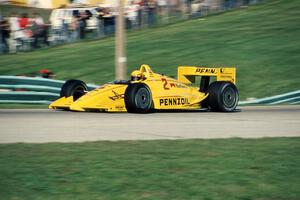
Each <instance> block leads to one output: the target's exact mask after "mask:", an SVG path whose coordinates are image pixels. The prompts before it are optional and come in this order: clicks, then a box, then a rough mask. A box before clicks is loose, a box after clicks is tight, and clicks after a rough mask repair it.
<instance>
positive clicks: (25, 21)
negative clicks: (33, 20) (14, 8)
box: [19, 13, 32, 43]
mask: <svg viewBox="0 0 300 200" xmlns="http://www.w3.org/2000/svg"><path fill="white" fill-rule="evenodd" d="M19 27H20V29H21V31H20V32H21V33H20V34H21V36H22V38H21V40H22V43H24V41H26V40H28V39H29V38H31V37H32V31H31V30H30V29H29V27H30V20H29V18H28V15H27V14H26V13H23V14H22V15H21V18H20V19H19Z"/></svg>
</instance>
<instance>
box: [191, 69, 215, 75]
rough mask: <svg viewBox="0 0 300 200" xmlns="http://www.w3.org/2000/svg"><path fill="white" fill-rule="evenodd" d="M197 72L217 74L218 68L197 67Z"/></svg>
mask: <svg viewBox="0 0 300 200" xmlns="http://www.w3.org/2000/svg"><path fill="white" fill-rule="evenodd" d="M196 73H200V74H201V73H212V74H216V73H217V70H216V69H213V68H197V69H196Z"/></svg>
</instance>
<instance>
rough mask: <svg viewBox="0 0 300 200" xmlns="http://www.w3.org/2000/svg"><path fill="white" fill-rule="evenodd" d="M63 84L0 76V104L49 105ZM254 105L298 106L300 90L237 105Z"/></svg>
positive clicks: (37, 78)
mask: <svg viewBox="0 0 300 200" xmlns="http://www.w3.org/2000/svg"><path fill="white" fill-rule="evenodd" d="M64 83H65V81H61V80H52V79H46V78H40V77H22V76H0V103H8V104H9V103H21V104H49V103H51V102H52V101H54V100H56V99H58V98H59V96H60V89H61V87H62V85H63V84H64ZM87 86H88V90H92V89H95V88H97V87H99V86H97V85H93V84H88V85H87ZM255 104H270V105H275V104H300V90H297V91H294V92H289V93H285V94H281V95H276V96H272V97H266V98H261V99H254V100H249V101H240V102H239V105H255Z"/></svg>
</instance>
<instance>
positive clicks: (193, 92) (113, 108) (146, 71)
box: [49, 65, 236, 112]
mask: <svg viewBox="0 0 300 200" xmlns="http://www.w3.org/2000/svg"><path fill="white" fill-rule="evenodd" d="M140 71H141V72H142V73H143V75H144V78H143V79H142V80H139V81H128V82H124V81H123V82H118V81H115V82H112V83H107V84H105V85H102V86H100V87H99V88H97V89H95V90H92V91H90V92H87V93H86V94H85V95H83V96H82V97H80V98H79V99H77V100H76V101H73V97H72V96H70V97H61V98H59V99H58V100H56V101H54V102H53V103H51V104H50V106H49V108H50V109H66V110H74V111H106V112H126V107H125V102H124V95H125V90H126V88H127V86H128V84H132V83H139V82H140V83H144V84H146V85H147V86H148V87H149V88H150V90H151V94H152V100H153V108H154V109H158V110H166V109H168V110H177V109H200V108H201V102H202V101H203V100H204V99H205V98H206V97H207V96H208V93H206V92H203V91H200V88H199V87H193V86H189V85H187V84H191V83H195V80H196V79H195V77H196V76H202V77H216V80H217V81H230V82H232V83H234V84H235V81H236V70H235V68H208V67H195V66H180V67H178V80H176V79H173V78H170V77H168V76H164V75H161V74H157V73H154V72H153V71H152V70H151V68H150V67H149V66H148V65H142V66H141V67H140Z"/></svg>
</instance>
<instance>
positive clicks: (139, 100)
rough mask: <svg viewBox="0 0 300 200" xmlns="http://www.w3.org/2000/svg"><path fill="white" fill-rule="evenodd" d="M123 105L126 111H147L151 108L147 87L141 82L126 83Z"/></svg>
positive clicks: (150, 95)
mask: <svg viewBox="0 0 300 200" xmlns="http://www.w3.org/2000/svg"><path fill="white" fill-rule="evenodd" d="M125 106H126V109H127V112H131V113H147V112H150V111H151V108H152V94H151V91H150V89H149V87H148V86H147V85H146V84H143V83H133V84H130V85H128V87H127V88H126V91H125Z"/></svg>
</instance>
